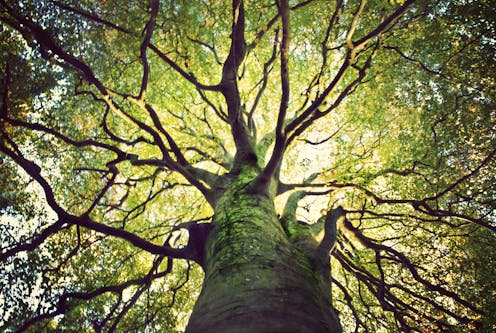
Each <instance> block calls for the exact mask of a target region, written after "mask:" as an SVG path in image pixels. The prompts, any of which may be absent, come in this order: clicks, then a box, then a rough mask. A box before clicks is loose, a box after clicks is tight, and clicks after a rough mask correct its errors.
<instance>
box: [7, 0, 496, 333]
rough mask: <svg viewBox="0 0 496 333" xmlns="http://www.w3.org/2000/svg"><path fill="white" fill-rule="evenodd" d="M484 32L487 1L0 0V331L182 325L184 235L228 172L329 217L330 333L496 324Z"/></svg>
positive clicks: (304, 216) (186, 292) (491, 20)
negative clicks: (333, 329)
mask: <svg viewBox="0 0 496 333" xmlns="http://www.w3.org/2000/svg"><path fill="white" fill-rule="evenodd" d="M495 18H496V8H495V7H494V6H493V4H491V1H487V0H441V1H427V0H417V1H414V0H403V1H401V0H389V1H384V0H369V1H365V0H361V1H355V0H334V1H318V0H306V1H303V0H291V1H262V0H260V1H258V0H246V1H243V0H233V1H232V2H227V1H217V0H202V1H186V0H167V1H166V0H162V1H158V0H150V1H149V2H148V1H128V2H126V3H125V4H124V3H123V2H122V1H117V0H104V1H102V0H98V1H92V0H84V1H72V0H67V1H57V0H43V1H39V0H38V1H31V0H22V1H6V0H0V21H1V22H2V25H1V30H0V36H1V37H0V58H1V68H0V82H1V84H0V87H1V89H0V168H1V173H0V189H1V197H0V259H1V263H0V267H1V269H0V317H1V318H3V319H2V320H1V321H0V329H1V330H3V331H6V332H14V331H22V330H27V331H31V332H42V331H46V332H51V331H57V332H69V331H76V330H77V331H80V332H95V331H96V332H100V331H104V332H113V331H119V332H176V331H177V332H180V331H182V330H184V326H185V324H186V322H187V320H188V316H189V313H190V312H191V309H192V307H193V304H194V302H195V299H196V296H197V295H198V293H199V290H200V288H201V283H202V278H203V271H202V269H201V267H200V265H199V264H201V258H199V255H198V249H196V248H195V243H196V242H197V241H198V239H197V238H196V237H195V236H194V235H195V231H194V229H195V228H204V227H206V226H207V225H208V224H209V223H210V222H211V220H212V216H213V214H214V210H213V203H215V202H216V200H217V199H218V197H219V190H218V189H219V188H221V186H220V185H219V184H220V183H221V179H222V177H223V176H224V175H227V174H229V173H233V172H235V171H236V170H237V168H240V167H241V165H242V163H241V162H242V161H246V160H249V159H254V163H256V164H258V166H259V168H260V169H261V170H262V172H261V174H260V176H259V178H257V179H259V181H260V184H262V183H263V182H268V181H269V179H276V182H275V187H274V188H273V189H271V191H273V193H274V198H275V199H274V200H275V202H276V207H277V209H278V211H279V213H280V215H281V217H282V218H286V217H288V214H294V216H293V218H295V219H296V220H298V221H299V223H300V224H301V225H305V226H308V230H311V226H312V225H314V224H315V223H316V222H317V220H319V218H320V217H321V216H322V215H325V214H326V212H328V211H329V210H331V209H332V208H335V207H338V206H342V207H343V209H344V210H345V212H346V219H345V220H344V221H342V222H341V223H340V224H339V225H338V237H337V242H336V246H335V247H334V249H333V252H332V256H331V272H332V283H331V285H332V301H333V305H334V307H335V308H336V309H337V311H338V312H339V317H340V320H341V324H342V326H343V328H344V331H345V332H396V331H402V332H403V331H405V332H409V331H418V332H467V331H472V332H476V331H477V332H491V331H492V330H494V329H496V326H495V325H496V315H495V313H496V301H495V296H496V282H495V280H494V276H496V252H495V251H494V248H495V246H496V238H495V232H496V214H495V211H496V193H495V189H496V176H495V172H494V171H495V170H496V156H495V155H496V148H495V146H494V142H495V139H496V89H495V86H496V78H495V73H496V39H495V37H494V36H496V22H495ZM291 207H293V208H295V210H293V211H291V209H290V208H291ZM329 287H330V288H331V286H329Z"/></svg>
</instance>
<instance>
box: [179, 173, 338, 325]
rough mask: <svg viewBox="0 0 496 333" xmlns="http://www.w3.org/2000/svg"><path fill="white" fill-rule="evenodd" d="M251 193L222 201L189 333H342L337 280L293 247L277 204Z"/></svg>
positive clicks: (241, 188)
mask: <svg viewBox="0 0 496 333" xmlns="http://www.w3.org/2000/svg"><path fill="white" fill-rule="evenodd" d="M247 188H249V186H246V183H245V184H244V185H243V184H241V185H239V182H238V183H237V184H236V183H234V184H232V185H231V186H230V189H229V190H228V191H226V192H225V194H224V195H223V196H222V197H221V198H220V199H219V200H218V201H217V204H216V207H215V216H214V222H213V223H214V227H213V229H212V231H211V233H210V236H209V239H208V241H207V245H206V255H205V265H204V268H205V280H204V283H203V289H202V291H201V294H200V297H199V299H198V301H197V303H196V305H195V307H194V309H193V313H192V315H191V318H190V321H189V323H188V327H187V329H186V332H188V333H200V332H201V333H208V332H215V333H226V332H232V333H238V332H253V333H263V332H267V333H268V332H285V333H290V332H295V333H303V332H312V333H315V332H341V326H340V324H339V320H338V319H337V316H336V315H335V313H334V311H333V307H332V304H331V295H330V285H329V283H326V281H328V280H329V277H328V276H327V277H322V276H321V275H322V272H318V270H316V269H314V267H313V265H312V262H311V260H310V258H308V257H307V256H306V255H305V254H304V253H303V252H302V251H301V250H299V249H298V248H296V247H295V246H294V245H293V244H292V243H291V242H290V241H289V240H288V237H287V235H286V233H285V231H284V229H283V228H282V226H281V223H280V221H279V220H278V217H277V214H276V212H275V208H274V204H273V200H272V199H271V198H268V197H267V196H266V195H261V194H256V193H253V191H249V190H247ZM250 192H252V193H250Z"/></svg>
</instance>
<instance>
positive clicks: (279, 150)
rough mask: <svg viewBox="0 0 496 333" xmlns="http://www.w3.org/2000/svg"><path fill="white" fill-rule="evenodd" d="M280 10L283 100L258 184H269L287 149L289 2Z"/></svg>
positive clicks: (280, 7) (280, 3) (281, 4)
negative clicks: (267, 160)
mask: <svg viewBox="0 0 496 333" xmlns="http://www.w3.org/2000/svg"><path fill="white" fill-rule="evenodd" d="M279 12H280V16H281V20H282V43H281V91H282V96H281V102H280V105H279V113H278V115H277V124H276V129H275V144H274V150H273V151H272V155H271V157H270V159H269V162H268V163H267V165H266V166H265V168H264V170H263V172H262V174H261V175H260V176H259V177H258V179H257V186H267V184H268V183H269V182H270V179H271V178H272V177H273V176H274V175H275V174H276V172H277V171H278V169H279V166H280V164H281V161H282V157H283V153H284V150H285V149H286V133H285V129H284V125H285V120H286V113H287V110H288V101H289V94H290V90H289V88H290V87H289V73H288V57H289V43H290V20H289V2H288V1H287V0H281V1H280V2H279Z"/></svg>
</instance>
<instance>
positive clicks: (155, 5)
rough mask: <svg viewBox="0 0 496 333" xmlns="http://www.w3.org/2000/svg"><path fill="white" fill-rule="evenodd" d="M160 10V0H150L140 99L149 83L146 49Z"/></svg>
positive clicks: (142, 54) (141, 51) (142, 47)
mask: <svg viewBox="0 0 496 333" xmlns="http://www.w3.org/2000/svg"><path fill="white" fill-rule="evenodd" d="M158 10H159V1H158V0H150V19H149V20H148V22H147V23H146V26H145V38H144V39H143V42H142V43H141V46H140V60H141V64H142V65H143V75H142V77H141V87H140V92H139V95H138V99H142V98H143V96H144V93H145V90H146V87H147V85H148V75H149V73H150V65H149V64H148V59H147V57H146V50H147V49H148V47H149V45H150V42H151V39H152V35H153V29H154V28H155V20H156V18H157V14H158Z"/></svg>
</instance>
